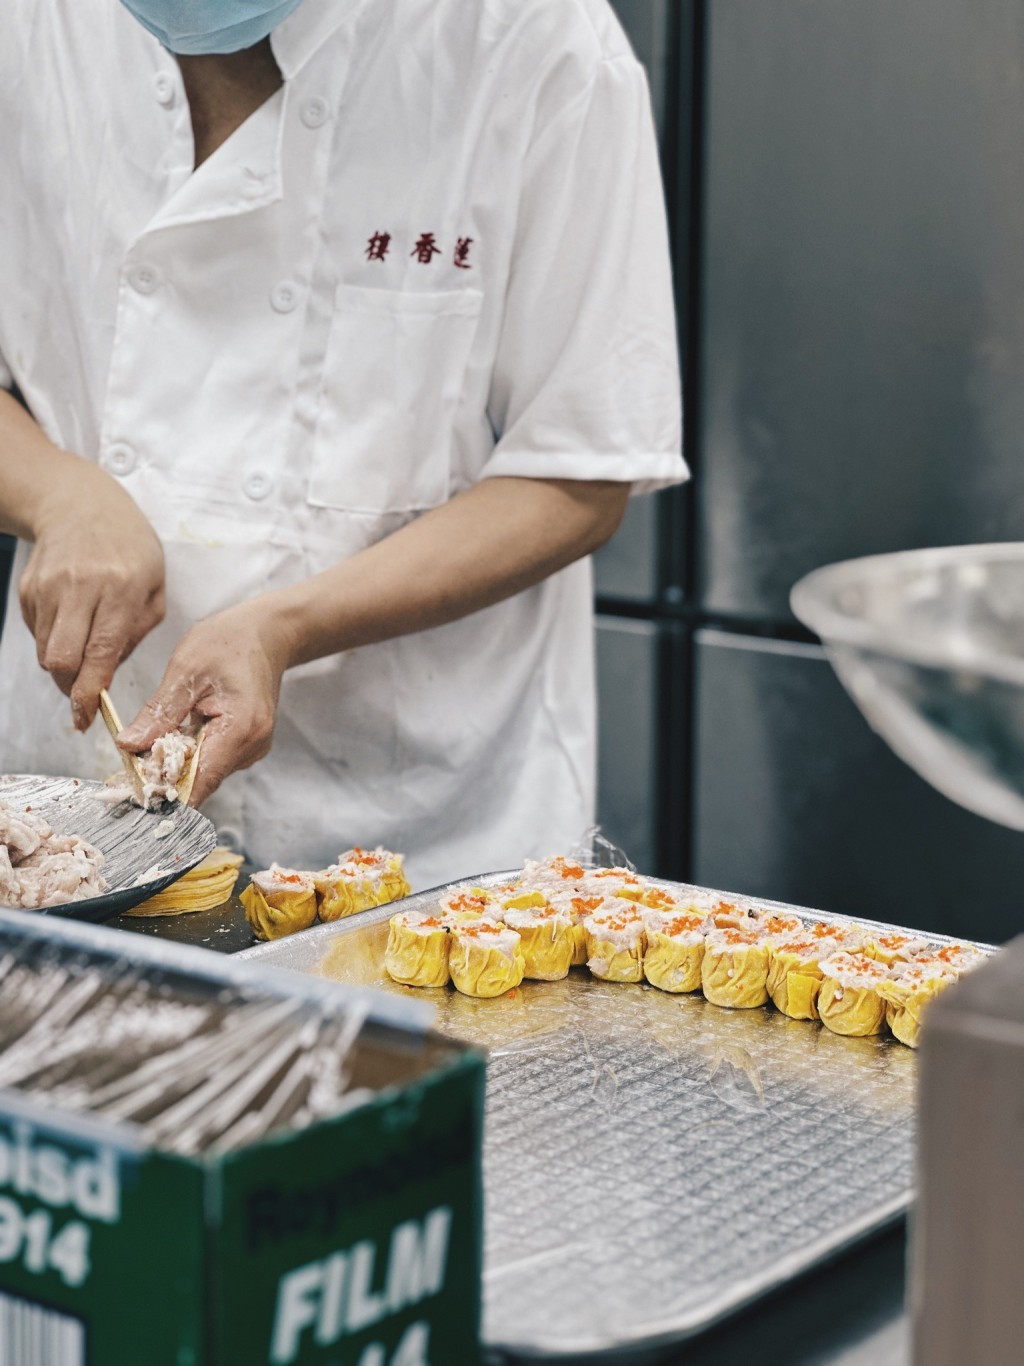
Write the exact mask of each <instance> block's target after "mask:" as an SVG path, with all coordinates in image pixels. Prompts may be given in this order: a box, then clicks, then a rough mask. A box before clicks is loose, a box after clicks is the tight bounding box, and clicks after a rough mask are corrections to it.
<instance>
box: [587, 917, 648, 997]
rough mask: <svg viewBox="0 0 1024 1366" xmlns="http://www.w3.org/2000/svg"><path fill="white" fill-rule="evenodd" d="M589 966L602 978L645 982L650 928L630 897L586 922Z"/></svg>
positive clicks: (596, 975) (614, 980) (602, 979)
mask: <svg viewBox="0 0 1024 1366" xmlns="http://www.w3.org/2000/svg"><path fill="white" fill-rule="evenodd" d="M583 928H584V931H585V933H586V936H587V967H588V968H589V969H590V972H591V975H592V976H594V977H599V978H600V979H601V981H602V982H642V981H643V980H644V950H645V949H646V947H647V932H646V930H645V929H644V920H643V915H642V913H641V912H640V910H639V908H638V907H637V905H636V903H635V902H632V901H629V900H628V899H627V900H626V901H625V902H624V904H623V905H622V907H621V908H620V909H618V910H607V911H598V912H596V913H595V914H594V915H588V916H587V918H586V920H585V921H584V922H583Z"/></svg>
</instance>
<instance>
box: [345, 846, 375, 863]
mask: <svg viewBox="0 0 1024 1366" xmlns="http://www.w3.org/2000/svg"><path fill="white" fill-rule="evenodd" d="M380 862H381V856H380V854H376V853H368V852H367V851H366V850H365V849H360V848H359V846H358V845H356V847H355V848H354V849H353V850H352V857H351V858H350V859H349V863H359V864H362V866H363V867H364V868H373V867H375V866H376V865H377V864H378V863H380Z"/></svg>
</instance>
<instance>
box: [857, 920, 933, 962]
mask: <svg viewBox="0 0 1024 1366" xmlns="http://www.w3.org/2000/svg"><path fill="white" fill-rule="evenodd" d="M866 934H867V938H866V940H865V943H864V952H865V953H866V954H867V955H868V957H869V958H877V959H878V961H879V962H880V963H884V964H885V965H886V967H892V965H893V963H899V962H902V961H904V960H905V959H908V958H913V957H914V955H915V954H918V953H922V952H924V951H925V950H927V948H928V941H927V940H926V939H922V938H921V936H920V935H916V934H903V933H902V932H901V931H899V930H886V931H882V930H872V929H868V930H867V931H866Z"/></svg>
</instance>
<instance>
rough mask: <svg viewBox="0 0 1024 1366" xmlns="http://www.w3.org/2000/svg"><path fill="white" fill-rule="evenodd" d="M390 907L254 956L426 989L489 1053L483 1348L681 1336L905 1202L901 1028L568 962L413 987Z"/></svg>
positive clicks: (427, 896)
mask: <svg viewBox="0 0 1024 1366" xmlns="http://www.w3.org/2000/svg"><path fill="white" fill-rule="evenodd" d="M508 877H509V874H507V873H502V874H495V875H493V876H489V877H485V878H477V879H473V880H472V881H474V882H476V883H477V884H483V885H488V884H494V883H498V882H501V881H507V880H508ZM658 885H662V886H666V887H670V888H671V887H672V886H673V884H670V883H659V884H658ZM438 894H439V893H438V892H437V891H434V892H430V893H423V894H422V895H420V896H417V897H411V898H409V899H408V900H406V901H404V902H403V903H402V909H403V910H405V909H425V908H426V907H427V906H428V905H430V904H431V903H432V902H433V901H435V900H436V898H437V896H438ZM729 899H730V900H732V901H734V902H738V903H740V904H747V903H748V902H749V899H747V898H740V897H735V896H731V895H730V897H729ZM752 904H755V905H758V906H765V905H771V906H774V907H775V908H776V909H785V910H788V911H796V912H797V913H798V914H803V915H806V916H809V917H813V918H815V919H825V920H834V921H836V922H839V923H849V922H848V921H846V920H845V919H844V917H842V916H829V915H825V914H823V913H819V912H811V911H806V910H802V909H801V908H799V907H791V906H787V907H780V906H778V904H777V903H770V902H764V901H755V902H753V903H752ZM393 913H394V907H382V908H381V909H380V910H377V911H371V912H367V913H366V914H364V915H360V916H354V917H352V918H351V919H350V920H347V921H340V922H337V923H335V924H332V925H325V926H322V927H320V928H318V929H314V930H311V931H309V932H307V933H306V934H303V935H298V936H295V937H294V938H293V939H290V940H281V941H278V942H277V943H274V944H270V945H266V946H263V947H261V948H259V949H256V950H251V951H250V954H251V955H252V956H257V957H260V958H261V959H264V960H265V961H267V962H273V963H275V964H277V965H278V966H281V967H291V968H294V969H298V970H300V971H306V972H312V973H314V974H317V975H320V976H324V977H330V978H334V979H337V980H342V981H350V982H359V983H363V984H372V985H375V986H380V987H383V988H384V989H386V990H389V991H391V992H399V993H402V994H404V995H415V996H417V997H420V998H425V999H429V1000H431V1001H432V1002H434V1003H435V1004H436V1005H437V1010H438V1013H437V1018H436V1025H437V1027H438V1028H439V1029H440V1030H441V1031H442V1032H444V1033H447V1034H450V1035H453V1036H455V1037H458V1038H460V1039H464V1040H468V1041H470V1042H472V1043H475V1044H478V1045H481V1046H484V1047H486V1048H487V1049H488V1050H489V1051H490V1064H489V1068H488V1088H487V1106H488V1109H487V1122H486V1131H485V1134H486V1136H485V1152H484V1176H485V1188H486V1221H485V1231H486V1235H485V1236H486V1248H485V1282H484V1338H485V1341H486V1342H487V1344H488V1345H489V1346H491V1347H495V1348H499V1349H503V1350H505V1351H506V1352H508V1353H510V1354H511V1355H513V1356H518V1357H522V1356H527V1357H529V1356H540V1357H549V1358H557V1357H559V1356H565V1355H570V1354H573V1353H582V1352H595V1351H596V1352H601V1351H615V1350H623V1349H626V1348H630V1349H633V1348H641V1347H649V1346H654V1345H656V1344H659V1343H667V1342H671V1341H673V1340H677V1339H681V1338H684V1337H686V1336H689V1335H691V1334H693V1333H696V1332H698V1331H700V1330H702V1329H704V1328H706V1327H708V1326H709V1325H710V1324H711V1323H713V1322H715V1321H716V1320H717V1319H720V1318H722V1317H724V1316H726V1315H727V1314H729V1313H731V1312H733V1311H734V1310H736V1309H738V1308H739V1307H740V1306H742V1305H743V1304H745V1303H747V1302H749V1301H750V1300H752V1299H754V1298H756V1297H757V1296H759V1295H762V1294H764V1293H765V1292H767V1291H768V1290H770V1289H772V1288H773V1287H775V1286H778V1285H780V1284H782V1283H784V1282H785V1281H787V1280H789V1279H791V1278H792V1277H793V1276H795V1275H797V1274H798V1273H799V1272H801V1271H804V1270H806V1269H808V1268H810V1267H811V1266H813V1265H814V1264H815V1263H816V1262H819V1261H821V1260H822V1259H824V1258H825V1257H827V1256H829V1255H830V1254H832V1253H834V1252H836V1251H838V1250H839V1249H841V1248H843V1247H844V1246H847V1245H848V1244H850V1243H852V1242H853V1241H855V1240H856V1239H858V1238H860V1237H862V1236H864V1235H865V1234H867V1233H869V1232H871V1231H872V1230H874V1229H877V1228H879V1227H881V1226H882V1225H884V1224H885V1223H886V1222H888V1221H890V1220H892V1219H893V1218H895V1217H897V1216H898V1215H899V1214H901V1213H902V1212H903V1211H904V1210H905V1209H906V1208H907V1206H908V1204H909V1203H910V1200H911V1196H912V1187H913V1176H914V1101H915V1094H914V1093H915V1074H916V1058H915V1055H914V1053H913V1052H912V1051H911V1050H910V1049H909V1048H905V1047H904V1046H903V1045H902V1044H900V1043H898V1042H897V1041H895V1040H893V1039H891V1038H885V1037H879V1038H871V1039H847V1038H841V1037H838V1036H836V1035H834V1034H830V1033H829V1032H828V1031H827V1030H826V1029H823V1028H821V1027H820V1026H819V1025H817V1024H814V1023H811V1022H803V1021H796V1020H790V1019H788V1018H787V1017H786V1016H784V1015H781V1014H779V1013H778V1012H777V1011H775V1010H774V1009H772V1008H771V1007H765V1008H760V1009H755V1010H749V1011H731V1010H723V1009H720V1008H719V1007H717V1006H713V1005H710V1004H708V1003H707V1002H706V1001H704V999H703V998H702V997H701V996H700V995H699V994H697V995H687V996H672V995H667V994H665V993H663V992H660V991H658V990H656V989H655V988H653V987H649V986H646V985H643V986H634V985H619V984H613V983H604V982H599V981H597V980H596V979H593V978H591V977H590V975H589V974H588V973H587V971H586V969H579V968H574V969H573V970H572V972H571V973H570V975H569V977H568V978H566V979H565V980H564V981H561V982H526V983H524V984H523V985H522V986H521V987H519V988H517V989H516V990H515V991H513V992H510V993H509V994H508V995H506V996H504V997H500V998H498V999H496V1000H484V1001H479V1000H473V999H470V998H468V997H465V996H460V995H459V994H458V993H457V992H455V991H453V990H451V989H450V988H446V989H442V990H434V991H421V992H418V991H414V990H413V989H411V988H406V987H399V986H397V985H396V984H395V983H393V982H391V981H390V980H389V979H388V978H387V977H386V976H385V974H384V972H383V967H382V963H383V956H384V948H385V944H386V942H387V928H388V919H389V917H390V916H391V915H392V914H393ZM857 923H858V924H862V925H864V924H872V923H874V922H869V921H863V920H861V921H858V922H857ZM885 928H887V929H892V928H896V927H892V926H886V927H885ZM932 938H933V939H935V940H936V942H945V941H943V940H942V937H941V936H932ZM246 956H250V955H246Z"/></svg>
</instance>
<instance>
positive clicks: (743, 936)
mask: <svg viewBox="0 0 1024 1366" xmlns="http://www.w3.org/2000/svg"><path fill="white" fill-rule="evenodd" d="M719 934H720V936H721V938H722V939H723V940H724V941H725V942H726V943H727V944H732V945H735V946H737V947H739V946H740V945H748V944H756V943H757V940H756V939H755V938H754V936H753V935H752V934H748V933H747V931H746V930H736V929H733V928H732V927H731V926H726V928H725V929H724V930H719Z"/></svg>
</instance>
